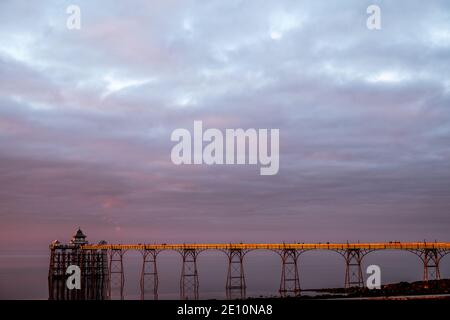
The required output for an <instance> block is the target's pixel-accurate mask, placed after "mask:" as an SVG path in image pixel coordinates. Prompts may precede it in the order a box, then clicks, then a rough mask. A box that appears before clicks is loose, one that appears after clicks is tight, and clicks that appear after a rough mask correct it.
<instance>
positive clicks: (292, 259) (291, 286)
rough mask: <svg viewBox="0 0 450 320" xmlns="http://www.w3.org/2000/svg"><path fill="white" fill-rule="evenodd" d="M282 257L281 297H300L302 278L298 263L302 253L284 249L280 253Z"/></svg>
mask: <svg viewBox="0 0 450 320" xmlns="http://www.w3.org/2000/svg"><path fill="white" fill-rule="evenodd" d="M279 254H280V256H281V262H282V267H281V282H280V295H281V296H282V297H287V296H290V295H293V296H299V295H300V278H299V275H298V266H297V261H298V257H299V255H300V253H299V252H298V250H295V249H283V250H281V252H279Z"/></svg>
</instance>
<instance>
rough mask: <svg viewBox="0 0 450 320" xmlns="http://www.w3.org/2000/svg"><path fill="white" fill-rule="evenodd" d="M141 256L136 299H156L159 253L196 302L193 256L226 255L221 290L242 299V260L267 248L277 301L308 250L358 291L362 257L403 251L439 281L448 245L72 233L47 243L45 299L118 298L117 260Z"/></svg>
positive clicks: (294, 286) (296, 287) (289, 289)
mask: <svg viewBox="0 0 450 320" xmlns="http://www.w3.org/2000/svg"><path fill="white" fill-rule="evenodd" d="M130 250H137V251H139V252H140V253H141V254H142V269H141V276H140V289H141V299H148V298H152V299H158V285H159V283H158V269H157V257H158V254H159V253H160V252H162V251H167V250H171V251H176V252H178V253H180V255H181V276H180V298H181V299H198V292H199V274H198V270H197V258H198V256H199V254H201V253H202V252H204V251H207V250H218V251H221V252H223V253H224V254H226V255H227V257H228V260H227V261H228V272H227V275H226V277H227V278H226V286H225V290H226V293H227V297H228V298H229V299H233V298H245V296H246V282H245V272H244V258H245V255H246V254H247V253H248V252H249V251H253V250H269V251H272V252H276V253H277V254H278V255H279V256H280V258H281V280H280V287H279V293H280V295H281V296H282V297H285V296H298V295H300V291H301V289H300V275H299V271H298V260H299V256H300V255H301V254H302V253H304V252H306V251H310V250H329V251H334V252H337V253H339V254H340V255H341V256H342V257H343V258H344V262H345V275H344V285H345V288H351V287H360V288H362V287H364V277H363V271H362V267H361V266H362V260H363V258H364V257H365V256H366V255H367V254H369V253H371V252H373V251H378V250H403V251H408V252H411V253H413V254H415V255H417V256H418V257H419V258H420V260H421V262H422V264H423V281H428V280H439V279H440V278H441V275H440V266H439V264H440V261H441V259H442V257H444V256H445V255H446V254H448V253H450V243H448V242H377V243H245V244H244V243H238V244H233V243H230V244H214V243H210V244H107V243H106V242H105V241H101V242H100V243H98V244H89V243H88V242H87V241H86V236H85V235H84V234H83V232H82V231H81V230H80V229H78V231H77V232H76V234H75V235H74V236H73V238H72V240H71V241H70V242H69V243H68V244H61V243H60V242H59V241H57V240H55V241H53V242H52V243H51V244H50V266H49V277H48V279H49V299H57V300H60V299H111V298H113V294H114V293H118V298H120V299H123V298H124V291H123V289H124V284H125V273H124V264H123V257H124V254H125V253H126V252H127V251H130ZM70 265H76V266H78V267H80V270H81V289H72V290H69V289H68V288H67V286H66V281H67V278H68V276H69V275H68V274H66V270H67V268H68V267H69V266H70Z"/></svg>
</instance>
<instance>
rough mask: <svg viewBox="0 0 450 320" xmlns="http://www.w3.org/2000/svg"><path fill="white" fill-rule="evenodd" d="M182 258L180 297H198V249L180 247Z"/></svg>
mask: <svg viewBox="0 0 450 320" xmlns="http://www.w3.org/2000/svg"><path fill="white" fill-rule="evenodd" d="M179 252H180V254H181V257H182V258H183V265H182V268H181V279H180V298H181V299H183V300H197V299H198V287H199V281H198V270H197V256H198V254H199V253H200V250H196V249H182V250H180V251H179Z"/></svg>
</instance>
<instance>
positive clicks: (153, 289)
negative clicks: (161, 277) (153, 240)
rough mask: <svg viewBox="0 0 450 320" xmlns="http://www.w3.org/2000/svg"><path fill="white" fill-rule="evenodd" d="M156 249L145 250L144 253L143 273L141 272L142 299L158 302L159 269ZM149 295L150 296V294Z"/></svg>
mask: <svg viewBox="0 0 450 320" xmlns="http://www.w3.org/2000/svg"><path fill="white" fill-rule="evenodd" d="M157 255H158V251H156V250H155V249H145V250H143V251H142V258H143V260H142V271H141V299H142V300H145V298H152V299H153V300H158V269H157V268H156V256H157ZM148 293H149V294H148Z"/></svg>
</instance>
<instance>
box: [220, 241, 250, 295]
mask: <svg viewBox="0 0 450 320" xmlns="http://www.w3.org/2000/svg"><path fill="white" fill-rule="evenodd" d="M247 252H248V250H245V249H230V250H228V251H226V254H227V257H228V272H227V283H226V286H225V290H226V293H227V299H245V296H246V288H247V286H246V284H245V272H244V256H245V254H246V253H247Z"/></svg>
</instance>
